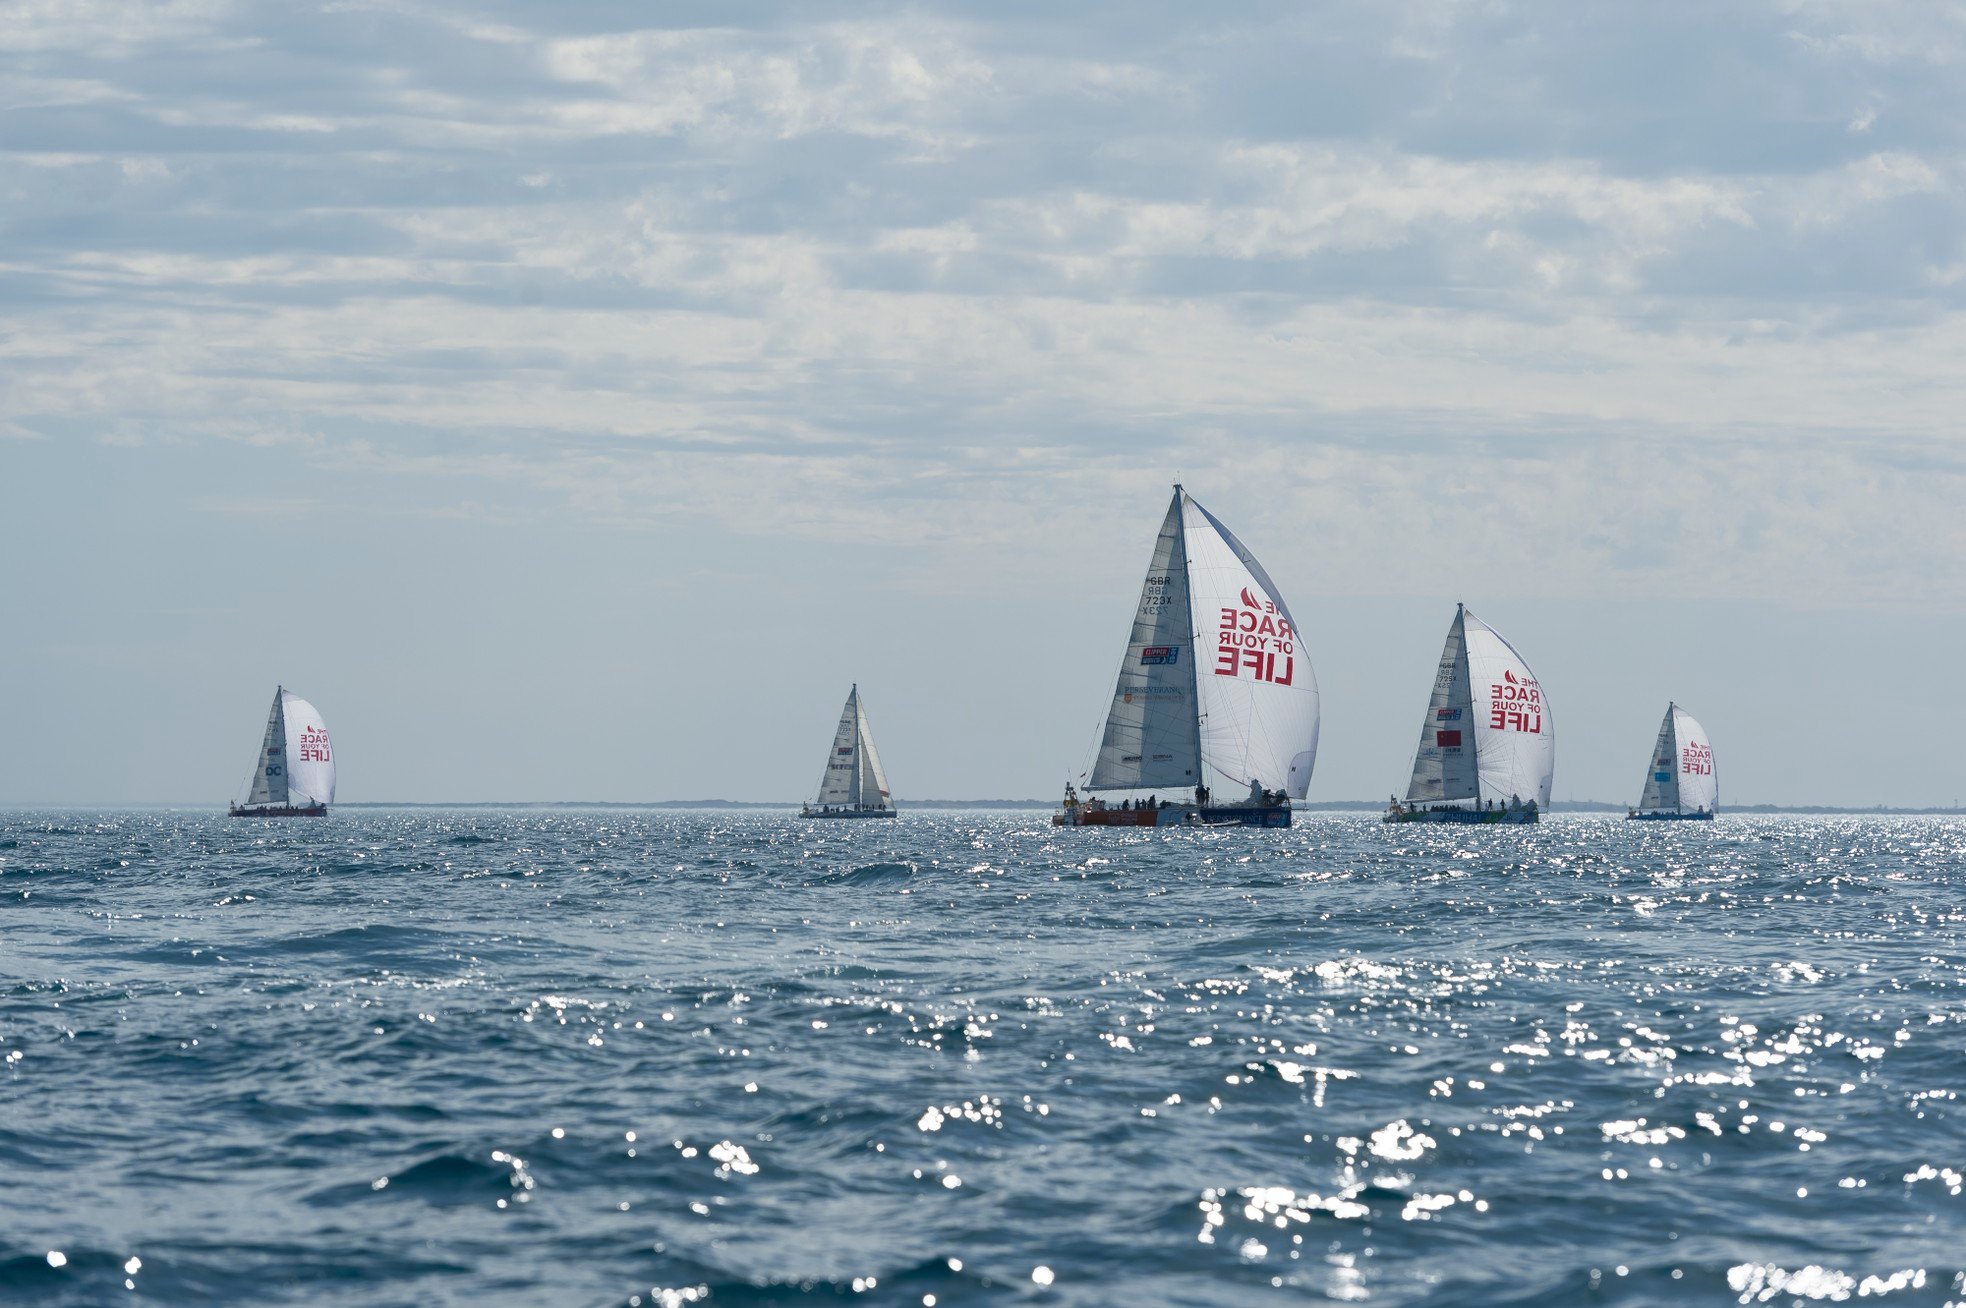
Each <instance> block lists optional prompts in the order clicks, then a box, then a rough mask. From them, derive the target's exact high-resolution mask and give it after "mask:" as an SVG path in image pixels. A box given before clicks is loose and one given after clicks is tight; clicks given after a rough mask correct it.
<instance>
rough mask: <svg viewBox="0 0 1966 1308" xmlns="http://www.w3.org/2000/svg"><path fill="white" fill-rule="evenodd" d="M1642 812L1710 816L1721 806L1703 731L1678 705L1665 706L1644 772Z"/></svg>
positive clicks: (1709, 751) (1703, 728)
mask: <svg viewBox="0 0 1966 1308" xmlns="http://www.w3.org/2000/svg"><path fill="white" fill-rule="evenodd" d="M1638 807H1639V811H1640V812H1642V813H1712V812H1715V811H1716V810H1718V809H1719V807H1720V782H1719V779H1718V778H1717V777H1716V776H1715V775H1714V770H1713V746H1712V745H1711V744H1709V743H1708V741H1707V732H1706V728H1705V727H1702V726H1701V725H1700V724H1699V722H1697V721H1696V720H1695V719H1694V717H1693V715H1692V714H1691V713H1688V712H1687V711H1686V710H1685V709H1683V708H1681V707H1679V705H1677V704H1668V705H1666V716H1665V720H1664V721H1662V722H1661V723H1659V739H1658V742H1657V743H1656V744H1654V745H1653V747H1652V761H1651V764H1650V766H1648V767H1647V768H1646V770H1645V794H1644V797H1643V798H1641V799H1640V800H1639V801H1638Z"/></svg>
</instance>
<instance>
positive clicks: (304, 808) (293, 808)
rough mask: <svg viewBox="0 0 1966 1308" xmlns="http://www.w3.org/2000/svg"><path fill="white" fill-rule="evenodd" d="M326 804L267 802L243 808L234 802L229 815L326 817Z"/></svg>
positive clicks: (244, 816)
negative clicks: (262, 804)
mask: <svg viewBox="0 0 1966 1308" xmlns="http://www.w3.org/2000/svg"><path fill="white" fill-rule="evenodd" d="M327 815H328V806H327V805H326V804H268V805H265V806H264V807H261V808H244V807H241V806H240V805H238V804H234V805H233V806H232V808H231V810H230V813H229V816H232V817H242V818H290V817H326V816H327Z"/></svg>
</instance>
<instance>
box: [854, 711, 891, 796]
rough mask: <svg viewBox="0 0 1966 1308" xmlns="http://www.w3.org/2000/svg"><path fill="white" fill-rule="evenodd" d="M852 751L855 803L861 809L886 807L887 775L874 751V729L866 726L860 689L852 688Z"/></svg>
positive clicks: (865, 715)
mask: <svg viewBox="0 0 1966 1308" xmlns="http://www.w3.org/2000/svg"><path fill="white" fill-rule="evenodd" d="M853 697H854V701H855V705H854V707H855V709H856V713H855V725H854V732H855V736H854V741H855V744H854V749H855V754H856V758H857V760H858V762H859V767H858V769H857V772H858V776H857V777H856V778H855V786H854V789H855V791H856V795H855V802H856V803H858V804H859V805H860V806H861V807H863V808H886V807H888V794H887V774H886V773H885V772H882V771H881V756H880V755H879V754H877V753H875V751H874V729H873V728H872V727H870V726H868V725H867V706H866V705H865V704H863V703H860V702H859V699H860V689H859V687H857V686H856V687H855V688H854V695H853Z"/></svg>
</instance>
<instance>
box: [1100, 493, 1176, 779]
mask: <svg viewBox="0 0 1966 1308" xmlns="http://www.w3.org/2000/svg"><path fill="white" fill-rule="evenodd" d="M1183 498H1184V496H1183V493H1182V491H1181V489H1180V488H1179V487H1176V488H1175V491H1174V502H1173V503H1172V504H1170V505H1168V507H1167V517H1166V518H1165V519H1163V520H1162V522H1161V527H1160V536H1159V537H1158V538H1157V539H1156V540H1155V541H1154V555H1153V560H1152V562H1151V563H1150V564H1149V565H1148V567H1147V579H1146V581H1145V583H1143V584H1142V586H1141V587H1140V605H1139V607H1138V608H1137V609H1136V610H1135V612H1134V615H1133V634H1132V635H1131V636H1130V637H1129V638H1128V639H1127V643H1126V658H1125V660H1124V661H1123V662H1122V663H1121V664H1120V675H1119V684H1118V685H1117V686H1115V687H1114V689H1113V703H1112V707H1111V708H1110V709H1108V710H1107V713H1106V731H1105V735H1104V737H1103V738H1102V739H1101V741H1100V744H1099V756H1098V757H1097V758H1096V759H1094V760H1093V764H1092V775H1091V777H1090V779H1089V780H1088V781H1087V783H1086V784H1087V786H1088V787H1089V788H1091V789H1093V790H1136V789H1161V788H1163V787H1173V788H1182V787H1187V786H1194V785H1197V784H1199V783H1200V782H1201V780H1202V770H1201V739H1200V735H1199V732H1198V724H1197V718H1196V707H1195V680H1196V675H1195V652H1196V645H1195V642H1194V639H1193V637H1194V626H1193V621H1192V612H1191V605H1190V602H1189V593H1188V553H1187V548H1186V544H1185V541H1184V539H1183V538H1184V534H1185V533H1184V531H1183V518H1182V499H1183Z"/></svg>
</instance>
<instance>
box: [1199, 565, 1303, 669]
mask: <svg viewBox="0 0 1966 1308" xmlns="http://www.w3.org/2000/svg"><path fill="white" fill-rule="evenodd" d="M1215 635H1216V653H1215V675H1216V676H1218V677H1235V676H1240V675H1241V674H1242V673H1244V672H1248V673H1249V674H1250V675H1251V676H1252V677H1253V678H1255V679H1256V680H1257V681H1270V682H1275V683H1276V684H1277V685H1279V686H1288V685H1289V684H1290V679H1291V677H1292V675H1293V674H1294V673H1295V672H1296V653H1297V647H1296V644H1295V636H1296V633H1295V632H1293V631H1292V630H1291V629H1290V619H1289V618H1286V617H1284V616H1282V615H1281V614H1279V613H1278V612H1277V606H1276V605H1275V604H1274V603H1272V602H1271V601H1269V600H1267V599H1265V600H1263V601H1262V602H1260V603H1259V602H1258V601H1257V599H1256V597H1255V596H1254V595H1251V594H1250V593H1249V590H1248V588H1247V587H1245V588H1244V589H1243V592H1242V606H1241V607H1240V608H1233V609H1232V608H1224V609H1223V610H1222V622H1221V625H1220V626H1219V627H1218V628H1217V629H1216V633H1215Z"/></svg>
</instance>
